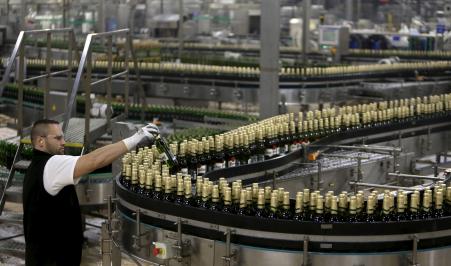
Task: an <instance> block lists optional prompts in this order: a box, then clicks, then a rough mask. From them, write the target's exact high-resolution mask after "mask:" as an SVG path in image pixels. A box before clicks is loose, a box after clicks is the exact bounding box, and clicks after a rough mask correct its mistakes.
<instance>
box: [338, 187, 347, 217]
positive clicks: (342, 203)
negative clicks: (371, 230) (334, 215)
mask: <svg viewBox="0 0 451 266" xmlns="http://www.w3.org/2000/svg"><path fill="white" fill-rule="evenodd" d="M347 210H348V197H347V196H346V195H345V194H343V193H341V194H340V195H339V196H338V217H340V221H342V222H347V221H348V212H347Z"/></svg>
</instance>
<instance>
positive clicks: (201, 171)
mask: <svg viewBox="0 0 451 266" xmlns="http://www.w3.org/2000/svg"><path fill="white" fill-rule="evenodd" d="M206 172H207V166H206V165H205V164H202V165H200V166H199V167H197V175H204V174H205V173H206Z"/></svg>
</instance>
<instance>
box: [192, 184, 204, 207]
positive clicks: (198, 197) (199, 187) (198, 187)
mask: <svg viewBox="0 0 451 266" xmlns="http://www.w3.org/2000/svg"><path fill="white" fill-rule="evenodd" d="M202 186H203V183H202V179H198V180H196V196H195V197H194V206H196V207H198V206H200V205H201V204H202V189H203V188H202Z"/></svg>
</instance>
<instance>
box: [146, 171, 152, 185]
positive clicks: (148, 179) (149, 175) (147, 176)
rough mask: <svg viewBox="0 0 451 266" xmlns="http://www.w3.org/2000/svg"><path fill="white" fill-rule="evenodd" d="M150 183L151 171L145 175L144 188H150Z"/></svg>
mask: <svg viewBox="0 0 451 266" xmlns="http://www.w3.org/2000/svg"><path fill="white" fill-rule="evenodd" d="M152 183H153V172H152V171H147V173H146V187H147V188H150V187H152Z"/></svg>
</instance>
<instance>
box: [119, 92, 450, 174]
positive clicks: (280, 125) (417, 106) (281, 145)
mask: <svg viewBox="0 0 451 266" xmlns="http://www.w3.org/2000/svg"><path fill="white" fill-rule="evenodd" d="M337 113H338V114H337ZM450 113H451V94H443V95H436V96H430V97H424V98H419V97H418V98H412V99H402V100H400V101H389V102H379V103H377V104H376V103H372V104H363V105H356V106H345V107H340V108H324V109H323V110H321V111H319V110H316V111H314V112H313V111H309V112H307V113H306V114H305V119H304V113H302V112H300V113H299V114H298V115H297V117H295V115H294V114H293V113H290V114H284V115H279V116H275V117H271V118H268V119H265V120H262V121H259V122H257V123H253V124H249V125H245V126H242V127H239V128H237V129H234V130H231V131H228V132H225V133H223V134H217V135H214V136H208V137H202V139H200V140H197V139H190V140H187V139H184V140H182V141H180V142H179V143H172V144H171V145H170V146H167V148H166V150H167V151H168V154H169V155H167V156H165V157H161V158H163V159H166V160H167V159H171V158H175V160H173V161H171V162H169V163H170V164H171V167H172V168H171V173H175V172H178V171H181V172H182V173H184V174H190V175H191V176H192V178H193V181H194V180H195V179H196V177H197V176H202V175H204V174H205V173H206V172H209V171H211V170H217V169H222V168H229V167H235V166H240V165H246V164H251V163H255V162H261V161H264V160H268V159H272V158H275V157H278V156H281V155H284V154H286V153H289V152H292V151H295V150H298V149H300V148H301V147H302V145H303V144H305V143H309V142H310V141H313V140H316V139H319V138H322V137H324V136H328V135H331V134H334V133H339V132H347V131H350V130H356V129H360V128H375V127H378V126H389V125H395V124H396V123H400V122H405V121H415V120H418V119H424V118H434V117H444V116H448V115H450ZM165 145H166V144H165ZM152 150H153V151H154V152H153V156H152V157H150V158H151V162H150V163H153V162H154V161H155V160H157V159H160V156H159V155H158V154H156V153H157V151H158V149H156V147H154V148H153V149H152ZM138 154H141V151H138ZM129 155H130V154H129ZM129 155H128V156H127V157H126V158H135V156H129ZM132 162H133V160H132V161H129V162H127V163H129V164H130V163H132ZM140 163H141V162H140Z"/></svg>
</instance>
